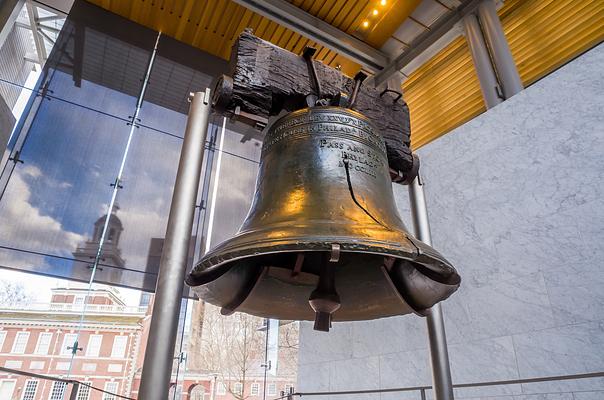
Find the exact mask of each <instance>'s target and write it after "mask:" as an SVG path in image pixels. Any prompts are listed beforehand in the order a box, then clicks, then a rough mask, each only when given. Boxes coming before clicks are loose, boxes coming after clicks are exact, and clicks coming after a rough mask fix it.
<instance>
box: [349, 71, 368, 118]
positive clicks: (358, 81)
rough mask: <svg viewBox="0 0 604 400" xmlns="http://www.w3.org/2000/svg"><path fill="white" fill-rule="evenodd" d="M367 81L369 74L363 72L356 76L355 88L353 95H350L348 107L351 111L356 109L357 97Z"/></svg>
mask: <svg viewBox="0 0 604 400" xmlns="http://www.w3.org/2000/svg"><path fill="white" fill-rule="evenodd" d="M365 79H367V74H365V73H364V72H363V71H359V72H357V74H356V75H355V76H354V88H353V89H352V94H351V95H350V105H349V106H348V108H350V109H351V110H352V109H353V108H354V105H355V103H356V101H357V96H358V95H359V90H360V89H361V85H362V84H363V81H364V80H365Z"/></svg>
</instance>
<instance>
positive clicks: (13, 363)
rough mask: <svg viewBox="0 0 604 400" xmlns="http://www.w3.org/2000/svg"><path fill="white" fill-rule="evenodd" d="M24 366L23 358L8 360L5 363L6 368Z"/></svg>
mask: <svg viewBox="0 0 604 400" xmlns="http://www.w3.org/2000/svg"><path fill="white" fill-rule="evenodd" d="M22 366H23V361H21V360H7V361H6V362H5V363H4V368H12V369H19V368H21V367H22Z"/></svg>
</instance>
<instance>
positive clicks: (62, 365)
mask: <svg viewBox="0 0 604 400" xmlns="http://www.w3.org/2000/svg"><path fill="white" fill-rule="evenodd" d="M69 364H70V362H69V361H61V362H58V363H57V365H56V366H55V369H56V370H57V371H68V370H69Z"/></svg>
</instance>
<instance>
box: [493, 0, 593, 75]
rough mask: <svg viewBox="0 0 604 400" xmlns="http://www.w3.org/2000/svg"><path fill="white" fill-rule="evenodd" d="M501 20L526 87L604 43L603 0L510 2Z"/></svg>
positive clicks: (506, 4)
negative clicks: (603, 41)
mask: <svg viewBox="0 0 604 400" xmlns="http://www.w3.org/2000/svg"><path fill="white" fill-rule="evenodd" d="M500 17H501V20H502V25H503V29H504V31H505V34H506V37H507V39H508V42H509V44H510V50H511V51H512V55H513V57H514V60H515V61H516V65H517V67H518V73H519V74H520V78H521V79H522V81H523V83H524V85H525V86H527V85H530V84H532V83H533V82H535V81H537V80H539V79H540V78H542V77H543V76H545V75H547V74H548V73H550V72H552V71H553V70H555V69H556V68H558V67H560V66H561V65H563V64H565V63H566V62H568V61H569V60H571V59H572V58H574V57H576V56H577V55H579V54H581V53H583V52H584V51H586V50H588V49H590V48H591V47H593V46H595V45H596V44H598V43H600V42H602V40H604V1H602V0H507V1H506V2H505V5H504V7H503V8H502V9H501V10H500Z"/></svg>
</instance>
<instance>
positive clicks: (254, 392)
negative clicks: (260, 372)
mask: <svg viewBox="0 0 604 400" xmlns="http://www.w3.org/2000/svg"><path fill="white" fill-rule="evenodd" d="M259 394H260V384H259V383H256V382H254V383H252V387H251V390H250V395H251V396H258V395H259Z"/></svg>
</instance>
